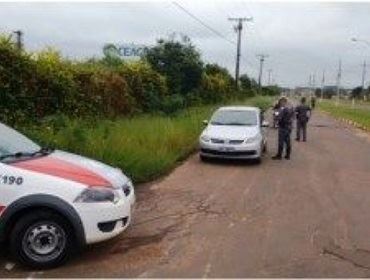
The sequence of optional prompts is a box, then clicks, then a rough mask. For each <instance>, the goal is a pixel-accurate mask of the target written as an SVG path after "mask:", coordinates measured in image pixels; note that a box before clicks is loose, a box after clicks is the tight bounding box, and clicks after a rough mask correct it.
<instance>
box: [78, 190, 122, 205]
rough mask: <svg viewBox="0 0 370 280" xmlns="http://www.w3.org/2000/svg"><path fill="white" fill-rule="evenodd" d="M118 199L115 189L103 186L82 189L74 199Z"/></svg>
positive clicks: (100, 200) (80, 201)
mask: <svg viewBox="0 0 370 280" xmlns="http://www.w3.org/2000/svg"><path fill="white" fill-rule="evenodd" d="M118 200H119V194H118V193H117V191H116V190H113V189H109V188H104V187H90V188H87V189H85V190H83V191H82V192H81V193H80V194H79V195H78V196H77V197H76V199H75V201H74V202H77V203H94V202H112V203H115V202H117V201H118Z"/></svg>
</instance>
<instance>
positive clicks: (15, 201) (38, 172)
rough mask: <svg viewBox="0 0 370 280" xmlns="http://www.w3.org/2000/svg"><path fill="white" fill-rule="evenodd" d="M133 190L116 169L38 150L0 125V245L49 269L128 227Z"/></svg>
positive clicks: (37, 146) (72, 156)
mask: <svg viewBox="0 0 370 280" xmlns="http://www.w3.org/2000/svg"><path fill="white" fill-rule="evenodd" d="M134 202H135V194H134V187H133V185H132V183H131V181H130V179H129V178H128V177H126V176H125V175H124V174H123V173H122V171H121V170H120V169H118V168H113V167H110V166H108V165H105V164H103V163H101V162H98V161H95V160H92V159H88V158H85V157H82V156H78V155H75V154H71V153H67V152H63V151H59V150H53V149H50V148H42V147H40V146H39V145H37V144H36V143H34V142H33V141H31V140H30V139H28V138H27V137H25V136H24V135H22V134H20V133H18V132H17V131H15V130H13V129H11V128H10V127H8V126H5V125H4V124H1V123H0V243H1V244H2V245H0V246H4V244H7V246H9V249H10V252H11V254H12V255H13V256H14V257H15V258H16V259H17V260H18V261H20V262H21V263H23V264H26V265H29V266H32V267H37V268H48V267H53V266H57V265H60V264H61V263H63V262H64V261H65V260H66V259H67V258H68V257H69V256H70V255H71V254H72V253H73V252H74V251H76V249H79V248H82V247H83V246H84V245H86V244H92V243H96V242H100V241H103V240H107V239H110V238H112V237H114V236H117V235H118V234H120V233H121V232H122V231H124V230H125V229H126V228H127V226H128V225H129V224H130V220H131V209H132V207H133V204H134Z"/></svg>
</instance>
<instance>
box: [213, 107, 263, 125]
mask: <svg viewBox="0 0 370 280" xmlns="http://www.w3.org/2000/svg"><path fill="white" fill-rule="evenodd" d="M211 124H212V125H246V126H255V125H257V113H256V112H255V111H251V110H249V111H248V110H220V111H217V112H216V113H215V114H214V115H213V117H212V119H211Z"/></svg>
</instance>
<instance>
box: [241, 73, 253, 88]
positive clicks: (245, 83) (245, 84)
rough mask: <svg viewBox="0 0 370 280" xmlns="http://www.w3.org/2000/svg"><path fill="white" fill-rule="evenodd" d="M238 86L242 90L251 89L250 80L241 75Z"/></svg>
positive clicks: (245, 75) (246, 76)
mask: <svg viewBox="0 0 370 280" xmlns="http://www.w3.org/2000/svg"><path fill="white" fill-rule="evenodd" d="M239 81H240V86H241V88H242V89H251V88H252V80H251V79H250V78H249V77H248V75H247V74H243V75H241V76H240V77H239Z"/></svg>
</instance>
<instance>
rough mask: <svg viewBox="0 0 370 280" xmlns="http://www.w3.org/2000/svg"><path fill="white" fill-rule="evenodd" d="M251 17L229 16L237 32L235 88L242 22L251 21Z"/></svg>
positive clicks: (237, 84) (237, 82)
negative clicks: (234, 23)
mask: <svg viewBox="0 0 370 280" xmlns="http://www.w3.org/2000/svg"><path fill="white" fill-rule="evenodd" d="M251 20H252V18H245V17H244V18H229V21H236V22H237V25H235V26H234V29H235V31H236V32H237V33H238V42H237V45H236V65H235V88H236V89H238V88H239V69H240V50H241V44H242V42H241V36H242V30H243V22H244V21H251Z"/></svg>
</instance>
